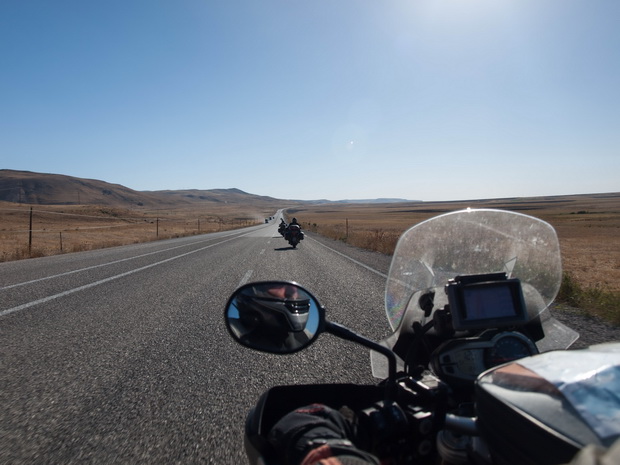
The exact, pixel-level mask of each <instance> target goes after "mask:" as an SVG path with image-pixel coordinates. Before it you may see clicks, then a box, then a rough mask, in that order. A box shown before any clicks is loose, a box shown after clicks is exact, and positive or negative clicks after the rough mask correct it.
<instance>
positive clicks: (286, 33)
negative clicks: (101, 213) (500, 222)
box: [0, 0, 620, 201]
mask: <svg viewBox="0 0 620 465" xmlns="http://www.w3.org/2000/svg"><path fill="white" fill-rule="evenodd" d="M0 57H1V63H2V65H1V71H0V168H9V169H20V170H29V171H37V172H47V173H58V174H66V175H71V176H78V177H84V178H94V179H101V180H104V181H107V182H111V183H117V184H122V185H125V186H127V187H130V188H132V189H136V190H162V189H185V188H193V189H214V188H231V187H235V188H239V189H242V190H244V191H246V192H250V193H253V194H259V195H269V196H273V197H277V198H284V199H286V198H294V199H320V198H327V199H331V200H337V199H354V198H355V199H359V198H377V197H399V198H405V199H412V200H428V201H432V200H456V199H477V198H501V197H514V196H538V195H560V194H574V193H594V192H612V191H613V192H617V191H620V1H618V0H380V1H379V0H303V1H302V0H174V1H172V0H167V1H163V0H134V1H131V0H122V1H121V0H106V1H84V0H3V1H2V2H0Z"/></svg>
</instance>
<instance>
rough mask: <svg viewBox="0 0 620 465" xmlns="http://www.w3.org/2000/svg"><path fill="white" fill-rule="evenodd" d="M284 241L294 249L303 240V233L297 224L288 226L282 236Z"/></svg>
mask: <svg viewBox="0 0 620 465" xmlns="http://www.w3.org/2000/svg"><path fill="white" fill-rule="evenodd" d="M284 239H286V240H287V241H288V243H289V244H290V245H291V246H292V247H293V248H294V249H295V248H297V244H299V243H300V242H301V241H303V240H304V233H303V232H302V231H301V227H300V226H299V225H298V224H289V225H288V228H286V232H285V234H284Z"/></svg>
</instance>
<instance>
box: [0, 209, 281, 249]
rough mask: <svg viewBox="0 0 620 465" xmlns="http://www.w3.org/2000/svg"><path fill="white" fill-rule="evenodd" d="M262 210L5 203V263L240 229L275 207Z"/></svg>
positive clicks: (0, 231) (1, 213) (0, 234)
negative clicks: (204, 209)
mask: <svg viewBox="0 0 620 465" xmlns="http://www.w3.org/2000/svg"><path fill="white" fill-rule="evenodd" d="M31 207H32V228H31V227H30V209H31ZM259 210H260V209H257V208H247V207H242V206H234V205H222V206H220V207H212V206H210V207H209V211H201V209H200V208H196V207H183V208H177V209H165V210H154V209H124V208H119V207H109V206H92V205H33V206H30V205H24V204H16V203H9V202H0V261H10V260H19V259H23V258H31V257H42V256H47V255H55V254H59V253H68V252H77V251H82V250H92V249H99V248H103V247H112V246H118V245H126V244H133V243H139V242H147V241H154V240H158V239H168V238H172V237H181V236H189V235H195V234H201V233H208V232H215V231H223V230H228V229H237V228H242V227H245V226H250V225H254V224H258V223H262V222H263V221H264V218H265V216H266V215H270V214H273V213H274V211H275V210H273V211H270V212H262V211H259ZM31 229H32V234H30V230H31Z"/></svg>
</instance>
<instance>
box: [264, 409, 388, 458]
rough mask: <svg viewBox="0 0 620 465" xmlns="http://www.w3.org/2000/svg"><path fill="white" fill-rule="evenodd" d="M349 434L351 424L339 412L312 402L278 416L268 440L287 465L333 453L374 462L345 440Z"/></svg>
mask: <svg viewBox="0 0 620 465" xmlns="http://www.w3.org/2000/svg"><path fill="white" fill-rule="evenodd" d="M352 437H353V431H352V429H351V426H350V424H349V423H348V422H347V421H346V420H345V419H344V417H343V416H342V415H341V414H340V412H338V411H337V410H334V409H332V408H330V407H328V406H326V405H322V404H312V405H308V406H306V407H301V408H299V409H297V410H295V411H293V412H291V413H288V414H287V415H285V416H284V417H282V418H281V419H280V420H279V421H278V422H277V423H276V424H275V425H274V427H273V428H272V429H271V431H270V432H269V436H268V440H269V442H270V443H271V444H272V445H273V446H274V448H275V450H276V452H277V455H278V459H279V460H280V462H282V463H283V464H287V465H299V464H301V463H302V461H303V462H304V464H311V463H316V462H318V460H321V459H324V458H327V457H334V456H338V457H342V458H343V459H344V458H345V457H346V460H344V461H346V462H348V463H360V464H378V463H379V461H378V460H377V459H376V458H375V457H374V456H371V455H369V454H366V453H365V452H362V451H359V450H357V449H356V448H355V446H354V445H353V443H352V442H351V441H350V440H349V439H350V438H352ZM308 454H310V455H308ZM307 455H308V457H307V459H306V460H305V461H304V458H305V457H306V456H307Z"/></svg>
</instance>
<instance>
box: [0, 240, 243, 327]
mask: <svg viewBox="0 0 620 465" xmlns="http://www.w3.org/2000/svg"><path fill="white" fill-rule="evenodd" d="M247 234H250V233H247ZM247 234H242V235H241V236H236V237H233V238H231V239H227V240H225V241H221V242H218V243H217V244H210V245H207V246H205V247H201V248H200V249H196V250H192V251H190V252H185V253H183V254H181V255H176V256H174V257H170V258H166V259H165V260H161V261H159V262H155V263H151V264H150V265H145V266H142V267H140V268H136V269H134V270H130V271H126V272H124V273H121V274H117V275H114V276H110V277H108V278H105V279H101V280H99V281H95V282H93V283H90V284H85V285H83V286H79V287H76V288H73V289H69V290H67V291H64V292H61V293H59V294H54V295H50V296H48V297H44V298H42V299H38V300H33V301H32V302H28V303H25V304H22V305H19V306H17V307H13V308H8V309H6V310H2V311H0V318H1V317H3V316H5V315H8V314H10V313H14V312H19V311H21V310H25V309H27V308H30V307H34V306H35V305H39V304H42V303H45V302H50V301H52V300H55V299H59V298H61V297H65V296H67V295H70V294H74V293H76V292H79V291H83V290H85V289H89V288H91V287H95V286H99V285H100V284H104V283H107V282H110V281H114V280H115V279H120V278H124V277H125V276H129V275H131V274H134V273H138V272H139V271H143V270H147V269H149V268H152V267H154V266H158V265H162V264H164V263H167V262H170V261H172V260H176V259H177V258H182V257H186V256H188V255H192V254H195V253H197V252H202V251H203V250H206V249H210V248H211V247H215V246H216V245H220V244H223V243H225V242H229V241H232V240H234V239H237V238H239V237H242V236H245V235H247Z"/></svg>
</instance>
